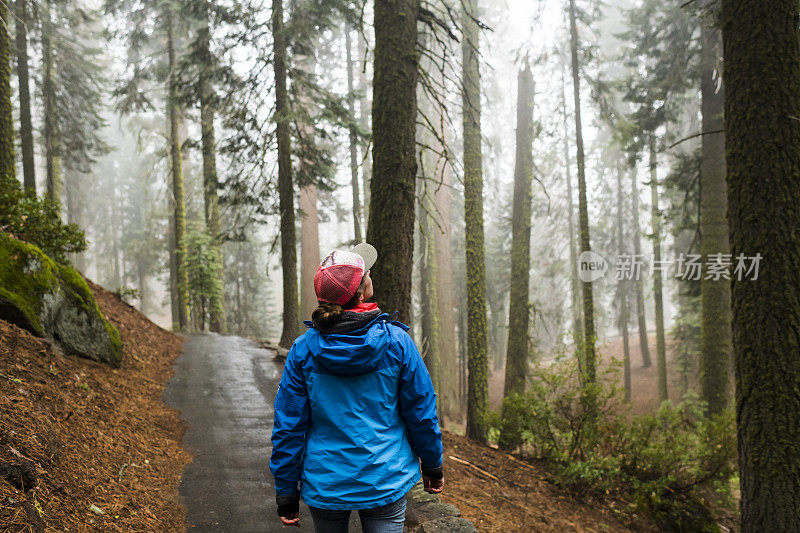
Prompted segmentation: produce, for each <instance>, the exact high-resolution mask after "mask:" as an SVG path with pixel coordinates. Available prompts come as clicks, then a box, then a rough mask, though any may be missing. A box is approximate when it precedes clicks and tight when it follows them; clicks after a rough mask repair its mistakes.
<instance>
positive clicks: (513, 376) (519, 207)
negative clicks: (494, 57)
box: [504, 65, 533, 396]
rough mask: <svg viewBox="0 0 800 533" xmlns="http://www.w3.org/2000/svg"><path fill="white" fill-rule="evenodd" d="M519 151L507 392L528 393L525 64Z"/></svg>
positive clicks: (529, 145)
mask: <svg viewBox="0 0 800 533" xmlns="http://www.w3.org/2000/svg"><path fill="white" fill-rule="evenodd" d="M516 142H517V147H516V148H517V153H516V163H515V167H514V202H513V206H512V213H511V277H510V283H509V305H508V349H507V351H506V375H505V389H504V395H505V396H508V395H509V394H513V393H519V394H522V393H523V392H525V377H526V376H527V374H528V364H529V356H530V343H529V338H528V328H529V324H530V320H529V318H530V309H529V308H528V306H529V299H528V293H529V292H530V289H529V286H530V268H531V181H532V180H533V75H532V74H531V71H530V68H529V67H528V66H527V65H525V68H524V69H522V70H521V71H520V73H519V76H518V78H517V140H516Z"/></svg>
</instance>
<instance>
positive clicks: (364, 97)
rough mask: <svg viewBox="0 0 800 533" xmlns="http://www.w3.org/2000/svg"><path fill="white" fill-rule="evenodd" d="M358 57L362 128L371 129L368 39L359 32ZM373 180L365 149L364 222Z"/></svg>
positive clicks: (362, 171) (369, 158)
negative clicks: (359, 64)
mask: <svg viewBox="0 0 800 533" xmlns="http://www.w3.org/2000/svg"><path fill="white" fill-rule="evenodd" d="M358 57H359V61H363V62H364V63H363V65H362V67H361V68H360V69H359V76H358V86H359V89H360V90H361V99H360V100H359V103H358V105H359V115H360V116H359V121H360V124H361V128H362V129H363V130H364V131H369V129H370V111H371V110H372V102H370V99H369V94H368V93H369V84H368V82H367V72H366V66H367V41H366V40H365V39H364V37H363V36H362V35H361V34H360V33H359V36H358ZM371 180H372V154H371V153H370V150H368V149H364V150H363V153H362V162H361V182H362V185H363V187H362V188H363V189H364V209H363V211H364V224H365V225H366V224H367V221H368V220H369V197H370V181H371Z"/></svg>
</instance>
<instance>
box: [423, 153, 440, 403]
mask: <svg viewBox="0 0 800 533" xmlns="http://www.w3.org/2000/svg"><path fill="white" fill-rule="evenodd" d="M426 155H427V156H428V157H430V156H429V155H428V154H426ZM422 190H423V192H422V198H421V199H420V201H421V202H422V204H423V209H420V213H419V220H420V248H421V252H422V261H421V262H420V296H421V298H420V304H421V309H420V310H421V314H422V317H421V321H420V322H421V325H422V339H423V349H424V352H425V366H427V367H428V372H430V374H431V380H432V381H433V386H434V388H435V389H436V392H437V395H438V396H439V397H441V395H442V392H441V384H442V361H441V353H440V352H439V346H440V345H439V297H438V296H439V294H438V290H437V289H438V282H439V275H438V274H439V272H438V268H437V267H438V265H437V264H436V246H435V239H434V237H433V232H434V231H436V230H435V229H434V227H435V222H434V221H433V220H432V217H431V215H430V213H432V212H433V209H434V205H433V199H432V198H431V191H429V190H425V187H423V189H422Z"/></svg>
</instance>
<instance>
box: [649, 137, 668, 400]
mask: <svg viewBox="0 0 800 533" xmlns="http://www.w3.org/2000/svg"><path fill="white" fill-rule="evenodd" d="M649 152H650V201H651V205H650V210H651V214H652V218H653V221H652V223H653V234H652V236H651V237H652V239H653V264H654V266H655V268H653V299H654V300H655V305H656V371H657V374H658V399H659V401H661V402H663V401H664V400H666V399H668V397H669V395H668V393H667V343H666V339H665V337H664V295H663V292H664V291H663V280H662V277H661V269H660V268H659V267H660V265H661V210H660V209H659V208H658V158H657V153H656V136H655V133H652V132H651V134H650V139H649Z"/></svg>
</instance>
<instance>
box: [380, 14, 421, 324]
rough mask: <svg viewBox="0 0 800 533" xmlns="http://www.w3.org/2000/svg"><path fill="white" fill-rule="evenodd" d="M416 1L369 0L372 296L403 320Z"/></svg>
mask: <svg viewBox="0 0 800 533" xmlns="http://www.w3.org/2000/svg"><path fill="white" fill-rule="evenodd" d="M418 7H419V6H418V3H417V1H416V0H375V67H374V69H375V78H374V86H375V95H374V104H373V111H372V137H373V152H372V155H373V163H374V165H375V176H376V178H375V179H373V180H372V190H371V201H370V205H371V208H370V213H369V225H368V228H367V240H368V241H369V242H370V243H372V245H373V246H375V248H376V249H377V250H378V256H379V257H380V260H379V261H378V262H377V263H376V264H375V266H374V267H373V268H372V279H373V282H374V284H375V299H376V300H377V302H378V304H379V305H380V307H381V308H382V309H383V310H385V311H387V312H388V313H390V314H391V313H394V312H395V311H397V312H398V315H399V319H400V320H401V321H405V320H408V318H409V315H410V306H411V270H412V263H413V253H414V241H413V238H412V236H413V234H414V201H415V200H414V182H415V180H416V173H417V161H416V157H415V149H416V147H415V131H416V119H417V98H416V86H417V76H418V72H417V52H416V45H417V10H418Z"/></svg>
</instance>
